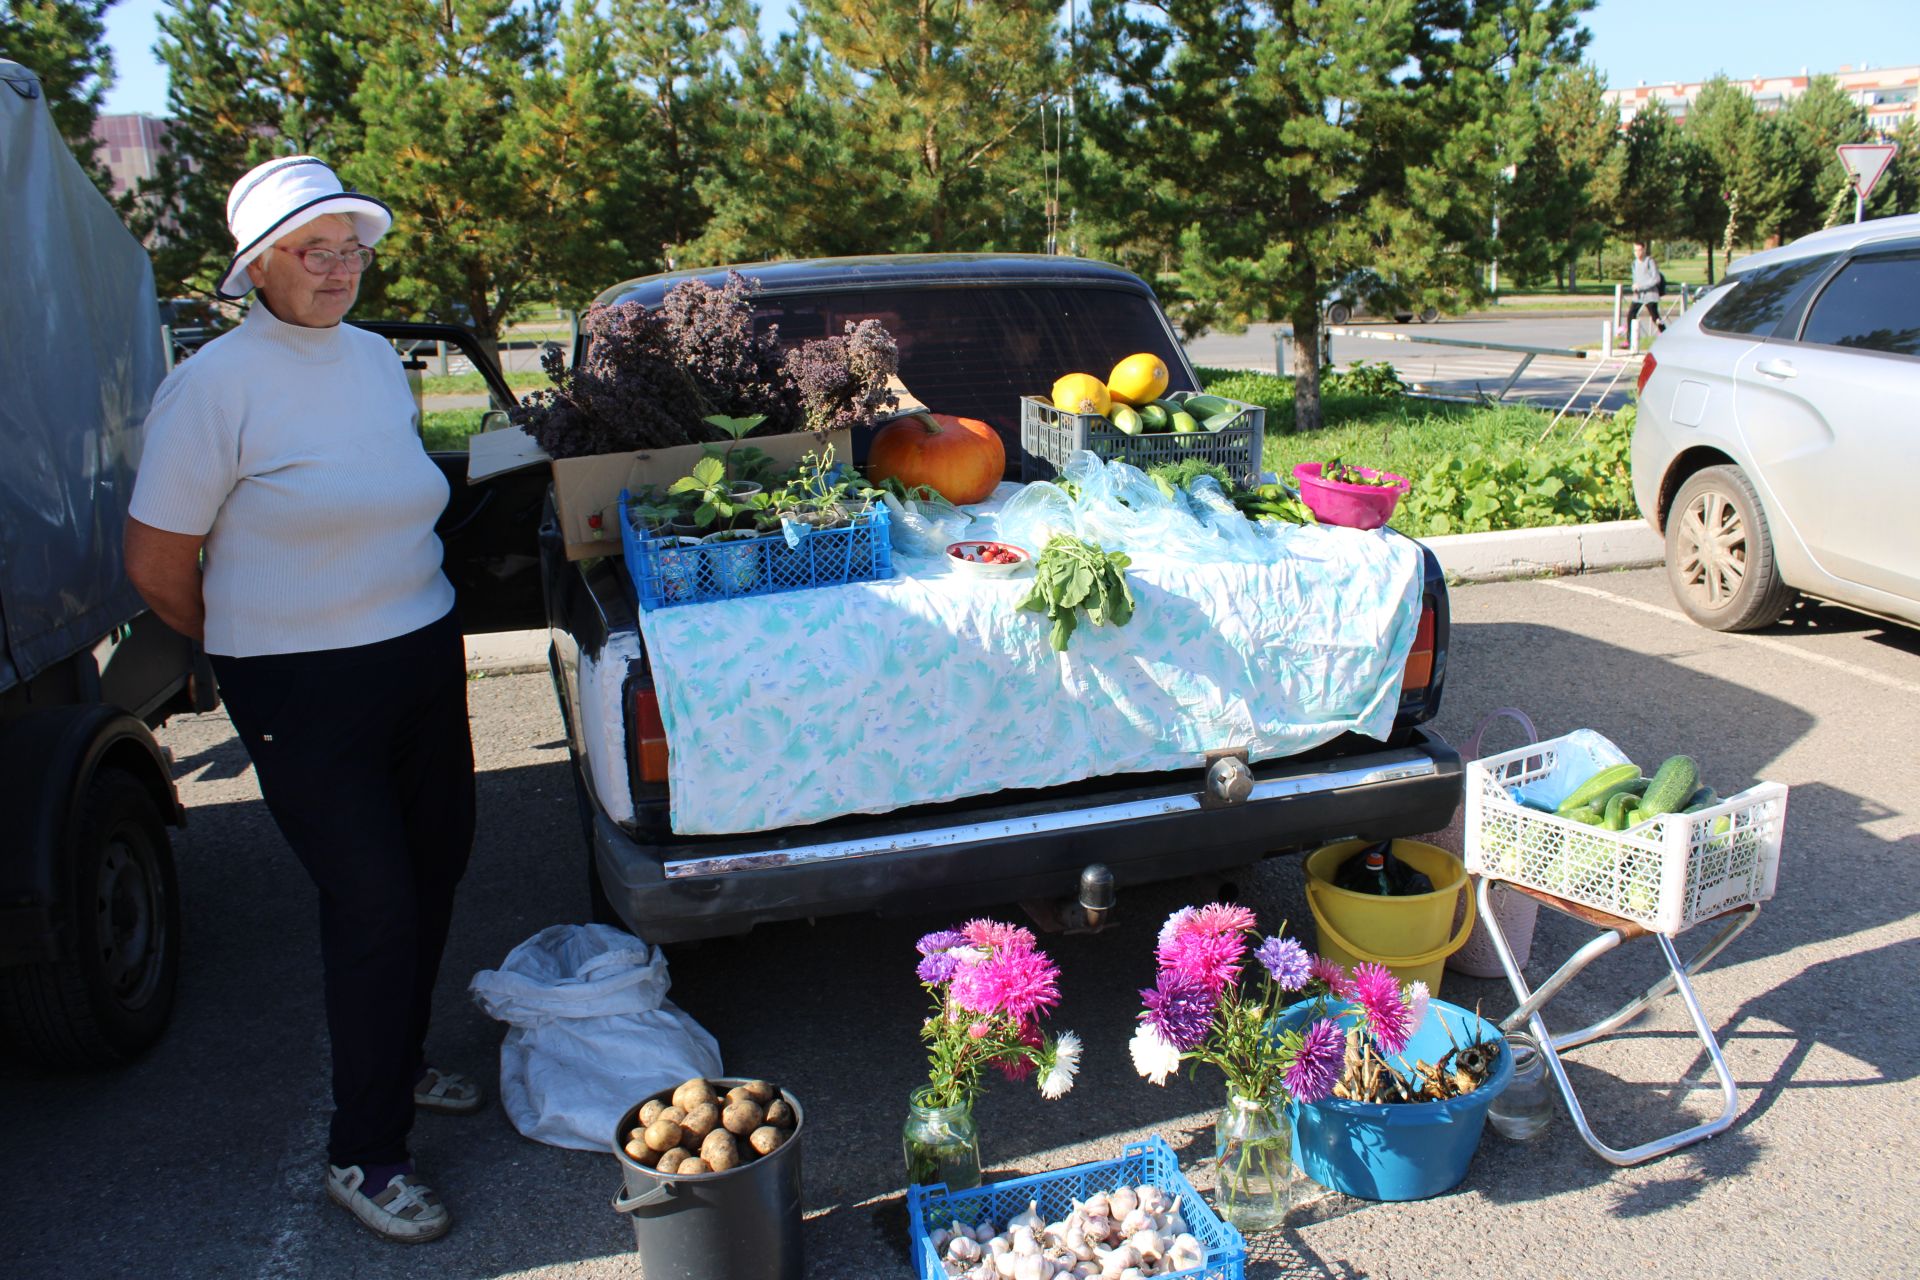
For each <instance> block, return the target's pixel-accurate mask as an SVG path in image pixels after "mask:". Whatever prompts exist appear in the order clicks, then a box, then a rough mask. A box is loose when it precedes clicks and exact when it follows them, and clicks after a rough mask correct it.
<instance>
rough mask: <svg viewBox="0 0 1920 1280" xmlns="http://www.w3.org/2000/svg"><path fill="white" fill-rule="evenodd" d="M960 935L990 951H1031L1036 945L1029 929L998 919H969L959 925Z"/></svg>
mask: <svg viewBox="0 0 1920 1280" xmlns="http://www.w3.org/2000/svg"><path fill="white" fill-rule="evenodd" d="M960 935H961V936H962V937H964V938H965V939H966V940H967V941H968V942H971V943H972V944H973V945H974V946H976V947H985V948H987V949H988V950H990V951H1001V950H1023V951H1032V950H1033V949H1034V947H1035V946H1036V945H1037V944H1036V943H1035V941H1034V938H1033V933H1032V931H1031V930H1027V929H1022V928H1021V927H1020V926H1019V925H1017V924H1006V923H1004V922H1003V921H999V920H969V921H967V922H966V923H965V924H963V925H961V926H960Z"/></svg>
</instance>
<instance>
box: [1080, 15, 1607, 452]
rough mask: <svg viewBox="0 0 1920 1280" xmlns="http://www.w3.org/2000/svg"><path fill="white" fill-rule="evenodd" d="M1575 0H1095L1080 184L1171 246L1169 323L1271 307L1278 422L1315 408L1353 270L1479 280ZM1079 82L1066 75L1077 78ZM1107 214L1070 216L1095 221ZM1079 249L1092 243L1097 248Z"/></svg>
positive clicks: (1571, 47) (1569, 29)
mask: <svg viewBox="0 0 1920 1280" xmlns="http://www.w3.org/2000/svg"><path fill="white" fill-rule="evenodd" d="M1585 7H1587V6H1586V3H1585V0H1504V2H1503V0H1487V2H1485V3H1474V2H1473V0H1235V2H1233V3H1229V4H1216V3H1208V2H1202V0H1167V2H1166V3H1164V4H1162V5H1158V6H1155V7H1154V8H1152V9H1148V8H1146V7H1144V6H1133V5H1130V4H1128V3H1126V2H1125V0H1095V3H1094V4H1093V7H1092V11H1091V15H1090V24H1089V28H1088V31H1087V33H1086V38H1085V40H1084V41H1083V43H1082V46H1081V49H1082V51H1083V54H1084V57H1085V60H1086V61H1085V65H1086V68H1087V70H1088V71H1089V72H1090V73H1091V75H1092V76H1093V77H1094V79H1093V83H1094V84H1096V85H1097V86H1098V87H1099V89H1100V92H1099V94H1098V96H1097V97H1096V98H1095V100H1094V102H1093V103H1092V104H1090V105H1089V106H1088V107H1087V108H1086V109H1085V110H1083V112H1082V116H1081V127H1082V131H1083V137H1084V139H1085V147H1086V150H1087V152H1088V155H1087V158H1086V159H1085V160H1084V161H1082V162H1081V165H1082V172H1084V173H1085V174H1086V175H1087V176H1088V177H1089V178H1090V179H1091V183H1090V188H1089V187H1081V188H1078V189H1077V190H1076V192H1075V198H1076V200H1078V201H1080V202H1081V203H1083V204H1085V203H1088V202H1090V201H1093V200H1096V199H1103V198H1105V197H1106V195H1107V194H1108V193H1109V192H1110V191H1112V190H1113V188H1114V186H1115V185H1116V184H1118V185H1119V187H1120V188H1121V189H1122V190H1123V191H1126V192H1127V193H1128V194H1127V196H1126V197H1125V198H1126V199H1127V200H1129V201H1130V202H1133V203H1135V204H1137V206H1138V207H1139V210H1140V212H1139V214H1138V215H1137V217H1130V218H1129V219H1126V220H1125V221H1131V222H1132V223H1133V226H1132V228H1131V229H1130V233H1129V238H1130V239H1133V240H1135V241H1137V240H1138V239H1139V238H1140V237H1141V236H1142V234H1143V232H1145V231H1146V230H1147V228H1148V227H1149V226H1150V227H1151V230H1152V234H1153V236H1154V238H1155V239H1156V240H1157V241H1158V242H1159V243H1160V244H1162V245H1175V246H1177V252H1176V253H1175V254H1172V255H1169V257H1170V258H1171V259H1172V260H1174V261H1175V262H1176V263H1177V271H1178V280H1177V282H1174V283H1175V284H1176V286H1177V293H1178V295H1180V296H1181V297H1183V298H1184V299H1185V302H1186V308H1185V309H1186V314H1185V315H1184V316H1183V318H1182V322H1183V324H1184V325H1185V326H1187V327H1188V328H1190V329H1191V328H1194V327H1198V326H1206V325H1213V326H1218V327H1223V328H1235V327H1239V326H1242V325H1244V324H1246V323H1248V322H1249V321H1252V320H1265V319H1276V320H1287V321H1291V323H1292V325H1293V331H1294V338H1293V343H1294V366H1295V368H1296V370H1297V373H1296V376H1295V393H1294V406H1295V419H1296V421H1297V423H1298V424H1299V425H1300V427H1302V428H1303V429H1312V428H1314V427H1317V426H1319V425H1320V400H1319V361H1318V359H1317V353H1318V347H1319V335H1320V312H1321V306H1322V303H1323V302H1324V300H1325V298H1326V295H1327V292H1328V290H1329V289H1330V288H1332V287H1333V286H1334V285H1336V284H1337V283H1338V282H1340V281H1341V279H1342V278H1343V277H1345V276H1347V275H1348V274H1349V273H1351V272H1353V271H1357V270H1360V269H1371V270H1374V271H1376V272H1378V273H1379V274H1380V276H1381V277H1382V278H1383V279H1385V280H1386V281H1387V282H1388V284H1389V286H1390V287H1391V288H1392V289H1393V290H1394V291H1395V292H1396V294H1397V301H1398V303H1399V305H1401V306H1405V307H1407V308H1408V309H1410V310H1418V309H1419V308H1421V307H1423V306H1427V305H1435V306H1444V305H1452V304H1454V303H1456V302H1457V301H1464V300H1471V299H1474V298H1477V297H1479V296H1481V295H1482V294H1483V293H1484V290H1485V286H1484V282H1483V279H1482V274H1481V273H1482V270H1483V267H1484V264H1485V263H1486V262H1487V261H1488V259H1489V257H1490V249H1491V245H1492V234H1491V218H1492V213H1493V193H1494V192H1495V190H1496V189H1497V185H1498V183H1499V181H1500V174H1501V172H1502V170H1504V169H1505V168H1506V166H1507V165H1508V164H1510V163H1515V162H1516V161H1520V160H1522V159H1523V156H1521V155H1519V154H1516V153H1517V152H1518V151H1519V150H1520V149H1521V148H1522V147H1523V146H1524V144H1525V141H1526V137H1525V130H1524V128H1523V127H1521V125H1520V123H1519V121H1520V117H1521V116H1522V115H1523V114H1524V113H1525V112H1527V111H1528V110H1530V109H1531V101H1532V96H1533V94H1534V93H1535V91H1536V90H1537V88H1538V86H1539V84H1540V81H1541V79H1542V77H1543V76H1545V75H1546V74H1547V73H1548V72H1549V71H1550V70H1551V69H1552V68H1553V67H1555V66H1557V65H1563V64H1567V63H1571V62H1573V61H1575V60H1576V59H1577V56H1578V53H1579V47H1580V44H1581V42H1582V41H1583V39H1584V35H1583V34H1582V33H1579V32H1578V31H1577V30H1576V28H1575V25H1574V19H1575V16H1576V15H1577V14H1578V13H1579V12H1580V11H1581V10H1582V9H1584V8H1585ZM1083 83H1085V81H1083ZM1122 222H1123V220H1122V219H1118V218H1114V217H1112V216H1110V215H1108V216H1102V217H1098V218H1096V219H1092V220H1090V224H1089V225H1090V226H1091V227H1094V228H1096V229H1098V230H1100V231H1101V232H1102V233H1103V239H1104V237H1105V236H1111V235H1112V233H1113V229H1114V228H1116V227H1117V226H1120V225H1121V224H1122ZM1096 248H1100V249H1103V250H1104V248H1105V245H1104V244H1100V245H1096Z"/></svg>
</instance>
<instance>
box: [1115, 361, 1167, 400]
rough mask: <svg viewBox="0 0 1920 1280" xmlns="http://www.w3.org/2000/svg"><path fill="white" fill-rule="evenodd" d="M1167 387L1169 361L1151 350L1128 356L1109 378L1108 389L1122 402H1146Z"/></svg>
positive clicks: (1116, 366)
mask: <svg viewBox="0 0 1920 1280" xmlns="http://www.w3.org/2000/svg"><path fill="white" fill-rule="evenodd" d="M1166 389H1167V362H1166V361H1164V360H1162V359H1161V358H1160V357H1159V356H1156V355H1154V354H1153V353H1152V352H1151V351H1142V352H1141V353H1140V354H1139V355H1133V356H1128V357H1127V358H1126V359H1125V360H1122V361H1121V362H1120V363H1119V364H1117V365H1115V366H1113V373H1112V374H1111V375H1109V376H1108V378H1107V390H1108V391H1109V392H1111V393H1112V395H1113V398H1114V399H1115V400H1118V401H1119V402H1120V403H1121V404H1131V405H1141V404H1145V403H1146V402H1147V401H1149V400H1152V399H1155V398H1156V397H1158V396H1159V395H1160V393H1161V392H1163V391H1165V390H1166Z"/></svg>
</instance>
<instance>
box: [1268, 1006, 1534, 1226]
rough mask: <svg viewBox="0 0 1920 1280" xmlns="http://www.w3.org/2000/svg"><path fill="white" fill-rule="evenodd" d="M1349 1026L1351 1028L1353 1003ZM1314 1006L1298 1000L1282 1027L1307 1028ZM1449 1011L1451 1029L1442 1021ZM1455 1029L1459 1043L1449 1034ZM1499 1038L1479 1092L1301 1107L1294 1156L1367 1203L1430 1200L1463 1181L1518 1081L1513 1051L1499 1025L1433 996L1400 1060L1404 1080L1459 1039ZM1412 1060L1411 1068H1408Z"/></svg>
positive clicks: (1345, 1021) (1326, 1182)
mask: <svg viewBox="0 0 1920 1280" xmlns="http://www.w3.org/2000/svg"><path fill="white" fill-rule="evenodd" d="M1332 1007H1333V1008H1334V1009H1337V1010H1341V1011H1342V1013H1343V1016H1342V1017H1341V1023H1342V1025H1351V1024H1352V1023H1353V1021H1354V1018H1353V1015H1352V1014H1351V1012H1350V1011H1348V1006H1345V1005H1339V1004H1336V1005H1334V1006H1332ZM1312 1014H1313V1005H1311V1004H1298V1005H1295V1006H1294V1007H1293V1008H1291V1009H1288V1010H1287V1011H1286V1012H1285V1013H1282V1014H1281V1015H1280V1016H1279V1017H1278V1018H1276V1019H1275V1020H1274V1025H1275V1026H1276V1027H1278V1028H1280V1029H1287V1028H1293V1027H1300V1028H1304V1027H1305V1026H1306V1024H1307V1022H1308V1021H1309V1020H1310V1018H1311V1017H1312ZM1436 1014H1439V1015H1444V1017H1445V1019H1446V1026H1445V1027H1443V1026H1442V1025H1441V1020H1440V1017H1438V1016H1436ZM1447 1028H1451V1029H1452V1031H1453V1040H1451V1041H1450V1040H1449V1039H1448V1036H1447ZM1490 1038H1498V1039H1499V1041H1500V1060H1499V1062H1498V1063H1497V1064H1495V1066H1494V1072H1493V1077H1492V1079H1490V1080H1488V1081H1487V1082H1486V1083H1485V1084H1483V1085H1481V1086H1480V1087H1479V1088H1478V1089H1475V1090H1474V1091H1473V1092H1472V1093H1468V1094H1462V1095H1461V1096H1460V1097H1458V1098H1450V1099H1448V1100H1447V1101H1445V1102H1410V1103H1377V1102H1348V1101H1346V1100H1345V1099H1343V1098H1325V1099H1322V1100H1321V1101H1319V1102H1307V1103H1302V1104H1300V1105H1298V1106H1295V1107H1294V1108H1292V1110H1293V1117H1294V1120H1293V1161H1294V1164H1295V1165H1297V1166H1298V1167H1299V1168H1300V1169H1301V1170H1302V1171H1303V1172H1304V1173H1306V1175H1307V1176H1308V1177H1309V1178H1312V1179H1313V1180H1314V1181H1315V1182H1317V1183H1319V1184H1320V1185H1321V1186H1323V1187H1329V1188H1331V1189H1333V1190H1335V1191H1344V1192H1346V1193H1347V1194H1348V1195H1350V1196H1358V1197H1359V1198H1361V1199H1362V1200H1424V1199H1426V1198H1427V1197H1428V1196H1437V1195H1439V1194H1440V1193H1441V1192H1443V1191H1450V1190H1452V1189H1453V1188H1454V1187H1457V1186H1459V1185H1460V1182H1461V1180H1462V1179H1464V1178H1465V1177H1466V1176H1467V1166H1468V1165H1469V1164H1471V1163H1472V1162H1473V1153H1474V1151H1475V1149H1476V1148H1478V1147H1479V1145H1480V1134H1481V1131H1482V1130H1484V1129H1485V1128H1486V1124H1487V1108H1488V1107H1489V1106H1491V1105H1492V1103H1493V1100H1494V1098H1495V1097H1497V1096H1499V1093H1500V1091H1501V1090H1502V1089H1505V1088H1506V1087H1507V1082H1508V1081H1509V1080H1511V1079H1512V1078H1513V1054H1512V1052H1511V1051H1510V1050H1508V1048H1507V1043H1506V1039H1505V1037H1503V1036H1501V1035H1500V1031H1499V1028H1498V1027H1496V1026H1494V1025H1493V1024H1492V1023H1490V1022H1486V1021H1484V1020H1482V1019H1480V1018H1478V1017H1476V1016H1475V1015H1474V1013H1473V1011H1472V1010H1470V1009H1462V1008H1461V1007H1460V1006H1459V1005H1457V1004H1450V1003H1448V1002H1447V1001H1445V1000H1434V1001H1432V1002H1431V1003H1430V1004H1429V1006H1428V1009H1427V1020H1426V1022H1425V1023H1424V1024H1422V1025H1421V1027H1420V1029H1419V1030H1418V1031H1416V1032H1414V1034H1413V1038H1412V1039H1411V1040H1409V1041H1408V1042H1407V1048H1406V1052H1405V1053H1403V1054H1402V1055H1401V1056H1400V1058H1396V1059H1394V1060H1393V1065H1394V1067H1395V1068H1396V1069H1397V1070H1400V1072H1401V1075H1402V1076H1403V1077H1406V1076H1410V1075H1411V1074H1412V1072H1411V1070H1410V1067H1411V1064H1412V1063H1413V1062H1415V1061H1416V1060H1424V1061H1427V1062H1438V1061H1439V1060H1440V1057H1441V1055H1443V1054H1445V1053H1446V1052H1447V1050H1448V1048H1450V1047H1451V1045H1452V1044H1453V1043H1454V1042H1457V1043H1459V1044H1460V1045H1462V1046H1465V1045H1468V1044H1471V1043H1473V1042H1474V1041H1476V1040H1482V1039H1490ZM1402 1059H1404V1061H1405V1064H1406V1066H1404V1067H1403V1066H1402Z"/></svg>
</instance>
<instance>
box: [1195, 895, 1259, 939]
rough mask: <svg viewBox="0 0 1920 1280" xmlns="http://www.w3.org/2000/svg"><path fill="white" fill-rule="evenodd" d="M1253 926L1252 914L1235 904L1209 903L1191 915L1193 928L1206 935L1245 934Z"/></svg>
mask: <svg viewBox="0 0 1920 1280" xmlns="http://www.w3.org/2000/svg"><path fill="white" fill-rule="evenodd" d="M1253 925H1254V914H1253V912H1252V911H1250V910H1248V909H1247V908H1245V907H1243V906H1241V905H1240V904H1239V903H1237V902H1209V903H1208V904H1207V905H1206V906H1204V907H1202V908H1200V909H1199V910H1198V911H1196V912H1194V913H1193V927H1194V928H1196V929H1203V930H1205V931H1206V932H1208V933H1245V932H1246V931H1247V930H1249V929H1251V928H1253Z"/></svg>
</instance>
